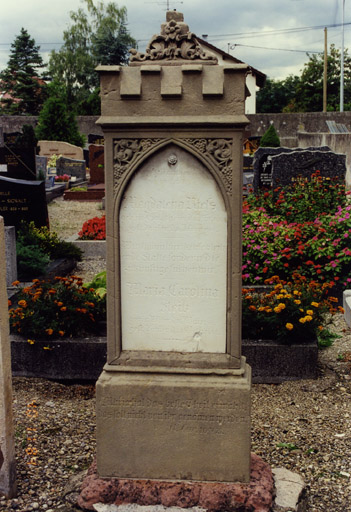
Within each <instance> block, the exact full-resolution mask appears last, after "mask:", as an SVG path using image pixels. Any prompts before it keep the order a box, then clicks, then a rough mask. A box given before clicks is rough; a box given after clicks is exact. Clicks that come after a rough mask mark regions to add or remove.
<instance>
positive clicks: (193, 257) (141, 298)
mask: <svg viewBox="0 0 351 512" xmlns="http://www.w3.org/2000/svg"><path fill="white" fill-rule="evenodd" d="M119 220H120V254H121V311H122V349H123V350H148V351H153V350H155V351H174V352H211V353H225V352H226V308H227V304H226V300H227V299H226V297H227V293H226V290H227V213H226V208H225V205H224V201H223V198H222V195H221V193H220V191H219V189H218V186H217V184H216V182H215V180H214V178H213V177H212V175H211V174H210V172H209V171H208V170H207V169H206V168H205V167H204V166H203V165H202V163H201V162H199V161H198V160H197V159H196V158H195V157H193V156H192V155H191V154H189V153H187V152H186V151H185V150H183V149H181V148H179V147H178V146H167V148H165V149H163V150H162V151H160V152H159V153H157V154H156V155H155V156H154V157H152V158H151V159H149V160H148V161H147V162H146V163H145V164H144V165H143V166H142V167H141V168H140V169H139V170H138V171H137V173H136V174H135V175H134V177H133V179H132V181H131V183H130V184H129V186H128V188H127V190H126V192H125V195H124V197H123V200H122V204H121V208H120V219H119Z"/></svg>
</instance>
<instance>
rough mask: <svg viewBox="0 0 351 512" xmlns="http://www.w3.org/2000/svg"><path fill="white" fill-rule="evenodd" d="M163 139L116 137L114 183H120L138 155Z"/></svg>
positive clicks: (115, 185) (115, 184) (115, 186)
mask: <svg viewBox="0 0 351 512" xmlns="http://www.w3.org/2000/svg"><path fill="white" fill-rule="evenodd" d="M162 140H163V139H115V140H114V147H113V183H114V189H116V188H117V186H118V185H119V183H120V181H121V179H122V177H123V175H124V173H125V172H126V171H127V169H128V167H129V166H130V165H131V164H133V163H134V162H135V160H136V159H137V157H138V156H140V155H142V154H143V153H144V152H145V151H147V150H148V149H150V148H151V147H152V146H154V145H155V144H157V143H159V142H161V141H162Z"/></svg>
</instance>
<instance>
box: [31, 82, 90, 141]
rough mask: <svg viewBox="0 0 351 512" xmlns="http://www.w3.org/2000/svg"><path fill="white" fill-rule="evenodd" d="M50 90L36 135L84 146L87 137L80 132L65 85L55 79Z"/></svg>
mask: <svg viewBox="0 0 351 512" xmlns="http://www.w3.org/2000/svg"><path fill="white" fill-rule="evenodd" d="M48 91H49V97H48V98H47V99H46V101H45V103H44V105H43V108H42V110H41V112H40V114H39V120H38V126H37V127H36V130H35V135H36V136H37V138H38V139H39V140H60V141H64V142H70V143H71V144H75V145H77V146H84V143H85V137H84V136H83V135H81V134H80V133H79V131H78V125H77V122H76V118H75V115H74V112H73V111H72V110H70V109H69V108H68V106H67V95H66V91H65V89H64V87H62V85H60V84H58V83H57V82H56V81H54V82H52V83H51V84H49V85H48Z"/></svg>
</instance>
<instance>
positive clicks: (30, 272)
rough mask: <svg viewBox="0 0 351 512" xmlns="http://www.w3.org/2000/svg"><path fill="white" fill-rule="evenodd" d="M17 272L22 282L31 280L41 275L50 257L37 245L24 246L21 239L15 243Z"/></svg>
mask: <svg viewBox="0 0 351 512" xmlns="http://www.w3.org/2000/svg"><path fill="white" fill-rule="evenodd" d="M16 252H17V272H18V276H19V278H20V279H22V280H27V279H31V278H32V277H33V276H37V275H40V274H42V273H43V269H45V268H46V267H47V265H48V263H49V261H50V257H49V256H48V255H47V254H46V253H45V252H44V251H43V250H42V249H41V248H40V247H38V245H24V244H23V241H22V240H21V239H19V240H17V243H16Z"/></svg>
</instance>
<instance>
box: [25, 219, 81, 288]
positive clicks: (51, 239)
mask: <svg viewBox="0 0 351 512" xmlns="http://www.w3.org/2000/svg"><path fill="white" fill-rule="evenodd" d="M16 251H17V268H18V275H19V278H20V279H27V278H28V277H29V278H32V277H33V276H36V275H40V274H43V273H44V272H45V268H46V266H47V264H48V263H49V261H50V260H55V259H58V258H73V259H75V260H77V261H80V260H81V259H82V251H81V250H80V249H79V248H78V247H76V246H75V245H74V244H72V243H70V242H66V241H65V240H62V239H60V238H59V237H58V235H57V233H55V232H52V231H50V230H49V229H48V228H47V227H46V226H43V227H40V228H37V227H36V226H35V224H34V222H30V223H29V224H28V223H26V222H22V223H21V227H20V229H19V230H18V232H17V241H16Z"/></svg>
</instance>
